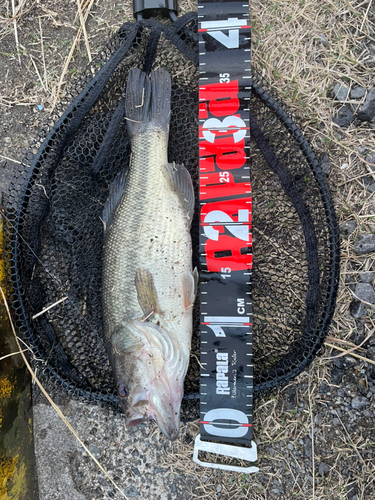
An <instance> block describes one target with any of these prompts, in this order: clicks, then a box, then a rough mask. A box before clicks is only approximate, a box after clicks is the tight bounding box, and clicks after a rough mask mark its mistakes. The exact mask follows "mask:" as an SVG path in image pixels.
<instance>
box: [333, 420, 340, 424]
mask: <svg viewBox="0 0 375 500" xmlns="http://www.w3.org/2000/svg"><path fill="white" fill-rule="evenodd" d="M332 424H333V425H340V420H339V419H338V418H333V419H332Z"/></svg>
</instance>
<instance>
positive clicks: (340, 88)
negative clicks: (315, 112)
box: [333, 82, 349, 102]
mask: <svg viewBox="0 0 375 500" xmlns="http://www.w3.org/2000/svg"><path fill="white" fill-rule="evenodd" d="M348 94H349V89H348V87H346V86H345V85H344V84H343V83H342V82H340V83H337V84H336V85H335V88H334V89H333V96H334V97H335V98H336V99H338V100H339V101H340V102H344V101H346V98H347V97H348Z"/></svg>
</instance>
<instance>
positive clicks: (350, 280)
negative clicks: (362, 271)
mask: <svg viewBox="0 0 375 500" xmlns="http://www.w3.org/2000/svg"><path fill="white" fill-rule="evenodd" d="M344 283H345V285H346V286H347V287H348V288H350V290H352V291H353V292H354V290H355V286H356V284H357V283H356V280H355V278H354V276H353V275H352V274H347V275H346V276H345V279H344Z"/></svg>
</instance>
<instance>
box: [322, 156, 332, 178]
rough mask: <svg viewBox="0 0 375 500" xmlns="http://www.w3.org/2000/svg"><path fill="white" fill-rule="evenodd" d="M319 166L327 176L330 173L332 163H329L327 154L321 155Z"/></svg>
mask: <svg viewBox="0 0 375 500" xmlns="http://www.w3.org/2000/svg"><path fill="white" fill-rule="evenodd" d="M320 166H321V167H322V170H323V172H324V173H325V174H326V175H327V176H328V175H329V174H330V173H331V170H332V163H331V162H330V160H329V158H328V155H327V153H322V155H321V156H320Z"/></svg>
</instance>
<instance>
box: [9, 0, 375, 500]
mask: <svg viewBox="0 0 375 500" xmlns="http://www.w3.org/2000/svg"><path fill="white" fill-rule="evenodd" d="M80 5H81V9H82V12H81V15H82V16H83V18H84V19H85V30H83V29H82V27H81V23H80V14H79V11H78V8H77V2H76V1H75V0H64V1H58V0H46V1H43V0H36V1H32V0H21V1H15V2H11V1H9V0H8V1H3V2H2V3H1V5H0V68H1V71H0V109H1V116H0V187H1V191H2V192H3V193H7V190H8V187H9V182H10V179H11V176H12V170H13V169H14V167H15V165H17V164H18V163H19V162H21V161H22V160H23V159H24V157H25V155H27V154H28V152H31V153H32V154H35V153H36V151H37V148H38V147H39V146H40V144H41V136H39V131H40V130H41V128H42V127H45V126H51V125H53V123H54V122H55V121H56V119H57V117H58V115H57V113H56V108H55V105H56V104H57V103H61V102H63V103H64V102H66V103H68V102H69V97H64V96H65V94H66V91H67V89H68V88H69V84H70V82H72V81H74V79H76V78H78V77H79V75H80V73H81V72H82V71H84V68H85V67H86V65H87V62H88V60H89V59H90V58H95V56H96V55H97V54H99V52H100V50H101V47H103V46H105V44H106V43H107V41H108V39H109V37H110V36H111V34H113V33H114V32H115V31H116V30H117V29H118V28H119V27H120V26H121V24H122V23H123V22H126V21H131V20H132V8H131V4H130V2H129V1H128V0H126V1H125V2H118V3H115V2H111V1H109V0H95V1H94V0H92V1H90V0H87V1H86V2H85V1H83V2H82V3H81V4H80ZM191 10H196V3H195V2H193V1H190V0H185V1H183V2H181V13H185V12H189V11H191ZM250 16H251V18H252V20H253V35H252V49H253V52H252V57H253V66H254V67H255V68H256V69H257V70H258V71H259V72H260V73H261V74H262V75H263V76H264V78H265V79H266V80H267V81H268V82H269V83H270V84H271V85H272V86H273V87H274V88H275V89H276V90H277V91H278V92H279V93H280V94H281V95H282V98H283V100H284V101H285V103H286V104H287V105H288V107H289V109H290V110H291V111H292V112H293V114H294V116H295V117H296V119H297V120H298V123H299V125H300V126H301V128H302V130H303V132H304V134H305V135H306V137H307V138H308V140H309V142H310V143H311V145H312V146H313V147H314V149H315V152H316V153H317V156H318V157H319V156H320V154H322V153H327V155H328V157H329V160H330V162H331V169H330V173H329V175H328V178H327V179H328V183H329V185H330V188H331V192H332V195H333V199H334V204H335V208H336V212H337V216H338V220H339V223H343V222H346V221H351V220H352V221H355V222H356V224H355V230H354V232H352V233H351V234H350V235H349V236H345V235H343V236H342V258H341V270H342V273H341V281H340V288H339V294H338V300H337V308H336V313H335V316H334V319H333V322H332V325H331V328H330V332H329V338H328V339H327V342H326V346H325V347H324V348H323V349H322V351H321V352H320V354H319V356H318V357H317V358H316V360H315V361H314V362H313V363H312V365H311V366H310V368H309V369H308V370H306V371H305V372H303V373H302V374H301V375H300V376H299V377H297V379H296V380H294V381H292V382H290V383H289V384H288V385H287V386H286V387H283V388H281V389H279V390H277V391H275V392H274V393H273V394H272V395H268V396H267V397H265V398H263V399H260V400H259V401H258V402H257V405H256V408H255V416H254V434H255V440H256V442H257V444H258V451H259V467H260V472H259V474H257V475H251V476H249V475H246V474H240V473H226V472H221V471H215V470H210V469H204V470H202V468H200V467H198V466H197V465H196V464H194V463H193V462H192V450H193V439H194V437H195V436H196V434H197V433H198V432H199V429H198V426H197V424H196V423H194V422H193V423H189V424H187V425H184V426H183V428H182V433H181V439H179V440H178V441H177V442H176V443H169V442H165V441H163V438H162V437H160V435H159V434H158V432H157V431H155V428H154V426H153V425H152V424H147V425H145V426H144V427H143V428H142V429H141V430H140V431H139V432H140V434H139V435H138V434H137V435H135V434H134V435H133V434H131V435H126V433H125V431H124V430H123V429H121V430H119V428H118V427H116V426H115V425H112V424H113V422H114V419H115V417H116V416H115V415H114V414H112V413H109V414H108V413H107V412H105V411H102V410H101V409H96V410H95V409H93V408H91V407H90V408H88V409H87V410H84V409H83V408H81V410H82V411H81V413H80V414H79V415H78V414H77V415H76V416H74V417H72V421H74V423H75V424H76V425H77V428H78V429H79V434H80V437H81V438H82V440H83V441H84V442H85V443H86V444H87V445H88V446H89V447H91V448H90V449H93V450H96V451H97V450H99V451H97V457H98V459H99V461H100V463H101V464H102V465H103V467H104V468H105V469H106V470H108V471H110V473H111V476H112V477H114V478H115V481H116V482H118V483H119V484H121V486H122V487H125V489H124V491H125V493H126V494H127V495H128V497H129V498H133V497H136V498H145V499H146V498H147V499H148V498H152V499H156V498H160V499H161V500H163V499H164V498H165V499H169V498H171V499H174V498H183V499H192V498H202V499H203V498H207V499H238V500H245V499H251V500H255V499H262V500H266V499H267V500H272V499H280V498H281V499H288V500H289V499H294V498H299V499H306V500H307V499H316V500H318V499H328V498H332V499H337V500H342V499H346V498H347V499H348V500H370V499H372V498H375V475H374V474H375V466H374V463H375V460H374V459H375V441H374V426H375V385H374V382H373V381H372V377H373V375H374V374H373V369H374V360H375V358H373V359H372V360H371V359H368V358H366V355H367V354H366V353H367V352H368V350H369V349H371V348H372V346H374V345H375V336H374V335H373V332H374V331H375V324H374V316H373V311H372V310H371V309H369V310H367V312H366V314H365V315H364V316H363V317H362V318H358V319H355V318H354V317H353V316H352V315H351V314H350V304H351V302H352V300H353V290H352V288H350V287H349V286H348V284H350V283H351V281H350V280H352V281H353V283H357V282H358V281H359V279H360V274H361V273H362V272H364V271H366V272H369V271H375V266H374V254H368V255H365V256H364V257H361V258H359V257H358V255H357V254H356V252H355V250H354V248H355V242H356V240H357V237H358V235H359V234H361V233H372V232H374V231H375V212H374V196H375V195H374V192H373V191H370V190H369V189H368V188H367V187H368V185H369V182H370V183H371V182H375V174H374V171H373V169H372V168H371V162H370V161H369V160H368V156H369V155H370V154H371V153H372V152H375V138H374V128H375V125H374V124H372V123H369V122H361V121H359V120H354V121H353V122H352V124H351V125H350V126H349V127H347V128H340V127H338V126H337V125H335V124H334V123H333V122H332V117H333V115H334V113H336V112H337V111H338V109H339V108H340V106H341V104H340V103H339V102H338V101H337V100H335V99H334V96H333V93H332V91H333V89H334V87H335V85H336V84H337V83H343V84H345V85H346V86H347V87H350V88H353V87H356V86H361V87H364V88H365V89H366V92H368V91H369V90H370V89H371V88H373V87H375V77H374V71H375V24H374V21H375V4H374V3H373V2H372V0H369V1H360V0H358V1H350V2H349V1H347V0H335V1H331V0H320V1H319V0H301V1H299V2H295V1H293V0H285V1H278V2H276V1H274V0H262V1H261V0H254V1H252V2H251V3H250ZM349 101H350V99H349ZM363 102H364V97H363V98H362V99H359V100H355V101H353V102H349V104H350V103H351V104H353V105H361V104H363ZM374 170H375V169H374ZM368 179H370V181H369V180H368ZM361 343H362V345H360V346H359V344H361ZM340 349H341V350H340ZM349 351H350V352H349ZM332 353H334V355H335V356H337V355H338V354H341V357H339V358H336V359H335V360H334V361H333V360H332V359H331V357H332ZM366 359H367V361H366ZM60 399H61V401H62V407H63V408H65V409H66V410H67V411H69V408H70V409H71V408H73V407H74V408H75V409H76V410H77V408H76V406H75V405H76V403H75V402H74V403H73V404H72V405H71V406H69V403H68V402H67V401H66V397H65V396H60ZM38 401H39V404H42V402H41V400H38ZM39 413H40V412H39ZM40 414H41V415H47V413H43V412H42V413H40ZM109 426H110V427H109ZM93 428H96V429H97V430H96V431H95V432H93V431H92V429H93ZM46 432H47V431H46ZM137 432H138V431H137ZM154 436H156V437H154ZM137 439H138V441H137ZM145 439H146V440H147V445H145ZM117 440H118V441H117ZM121 440H123V442H124V443H125V442H128V443H132V446H133V448H132V449H131V451H130V452H129V450H127V451H126V453H125V452H124V454H122V455H121V449H120V448H119V446H120V445H119V446H117V444H116V443H120V442H121ZM139 440H142V442H143V445H142V446H143V448H142V449H141V451H138V450H137V449H136V445H135V444H134V443H136V442H140V441H139ZM154 442H155V443H156V444H155V451H153V452H150V451H149V449H150V448H152V446H153V443H154ZM108 443H110V445H109V446H108ZM111 443H114V444H113V445H112V444H111ZM150 443H151V445H150V448H148V450H146V449H145V448H144V447H145V446H146V447H147V446H149V444H150ZM46 449H48V448H46ZM48 452H51V450H49V451H48ZM68 452H69V453H70V455H69V464H70V465H69V467H70V468H71V470H70V472H69V478H71V480H72V481H73V486H74V488H75V490H76V492H78V493H77V495H78V496H77V498H82V499H90V500H91V499H94V498H95V499H96V498H105V499H107V498H122V497H123V496H120V494H119V493H118V492H117V491H116V490H114V489H113V487H112V486H111V485H110V483H109V482H108V481H107V479H106V478H105V476H104V475H103V473H102V472H100V471H99V470H98V468H97V466H96V465H95V464H94V463H93V462H92V461H91V460H89V458H88V457H87V454H86V453H85V452H83V451H82V449H81V448H80V447H79V446H75V445H74V446H73V445H72V448H71V449H70V451H69V450H68ZM68 452H67V453H68ZM128 452H129V453H128ZM144 457H151V458H147V460H150V465H149V467H147V464H148V462H147V460H146V458H145V459H144ZM152 457H153V458H152ZM153 460H154V462H152V461H153ZM145 464H146V465H145ZM151 464H152V465H151ZM157 469H161V470H158V472H155V470H157ZM69 480H70V479H69ZM142 483H144V484H146V485H151V486H150V487H149V489H143V490H142ZM152 485H154V489H153V486H152ZM132 488H133V489H132ZM45 491H52V490H45ZM61 491H62V490H61ZM134 492H135V493H134ZM55 493H56V492H55ZM56 494H57V496H55V497H52V496H49V497H48V496H45V497H43V498H46V499H48V500H52V498H56V499H58V500H62V499H63V498H65V497H63V496H62V495H63V494H62V493H61V495H60V494H58V493H56ZM79 495H80V496H79ZM41 498H42V497H41ZM72 498H73V497H72Z"/></svg>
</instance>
